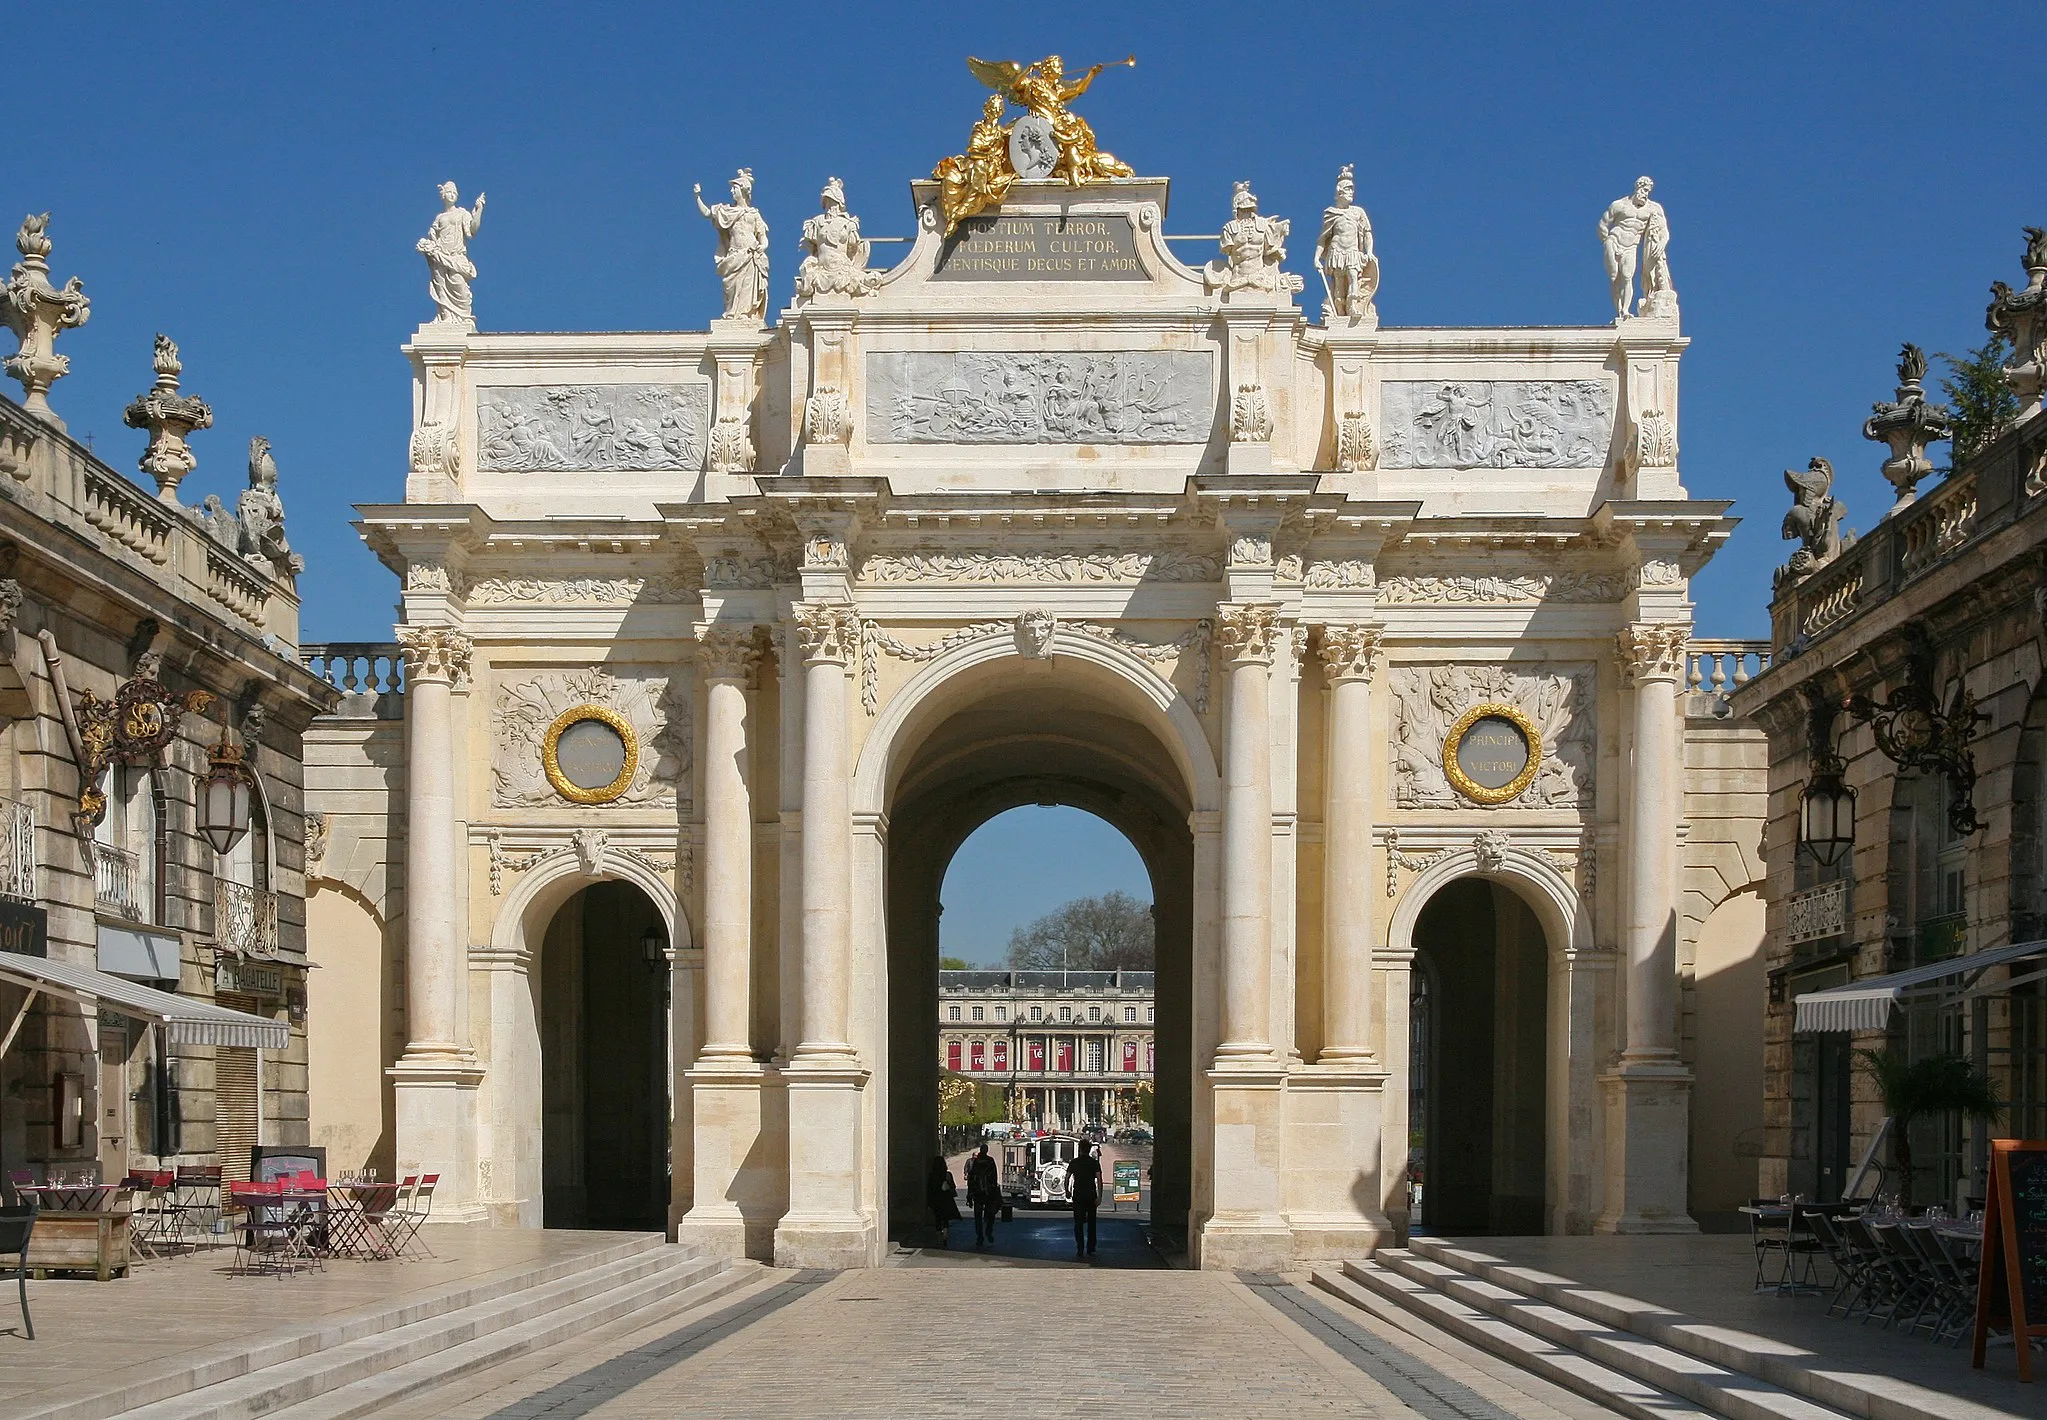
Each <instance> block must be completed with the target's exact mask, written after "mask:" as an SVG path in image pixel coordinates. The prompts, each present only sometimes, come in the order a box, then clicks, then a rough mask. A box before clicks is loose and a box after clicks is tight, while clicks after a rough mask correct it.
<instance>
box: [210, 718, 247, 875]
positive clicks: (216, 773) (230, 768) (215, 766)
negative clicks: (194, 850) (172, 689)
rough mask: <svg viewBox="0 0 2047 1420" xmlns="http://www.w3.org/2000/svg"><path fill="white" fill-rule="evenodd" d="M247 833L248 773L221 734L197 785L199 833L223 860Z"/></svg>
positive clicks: (238, 751) (238, 750)
mask: <svg viewBox="0 0 2047 1420" xmlns="http://www.w3.org/2000/svg"><path fill="white" fill-rule="evenodd" d="M248 831H249V770H248V766H247V765H245V764H243V763H242V751H241V747H240V746H238V745H234V744H230V743H229V742H228V737H227V735H226V734H225V733H223V734H222V735H221V737H220V743H218V744H216V745H215V746H214V747H213V750H212V753H211V754H209V755H208V756H207V764H206V775H205V777H204V778H202V779H201V780H200V781H199V832H200V834H201V836H203V837H204V838H205V839H206V841H207V842H208V843H210V844H212V845H213V851H214V852H215V853H217V854H219V855H220V856H221V857H223V858H225V857H226V856H227V855H228V854H229V853H230V852H231V851H233V849H234V846H235V845H236V844H237V843H239V842H241V841H242V835H243V834H245V833H247V832H248Z"/></svg>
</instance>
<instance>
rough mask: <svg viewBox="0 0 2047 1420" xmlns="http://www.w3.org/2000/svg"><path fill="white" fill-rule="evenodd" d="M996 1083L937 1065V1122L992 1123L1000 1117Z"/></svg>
mask: <svg viewBox="0 0 2047 1420" xmlns="http://www.w3.org/2000/svg"><path fill="white" fill-rule="evenodd" d="M1002 1098H1003V1090H1002V1086H1000V1085H990V1084H984V1083H982V1082H981V1081H978V1080H970V1079H968V1078H967V1077H966V1076H965V1075H958V1074H954V1073H953V1072H952V1071H950V1070H946V1069H943V1068H941V1069H940V1070H939V1072H938V1122H939V1123H940V1124H996V1123H1000V1122H1001V1120H1002V1118H1003V1104H1002Z"/></svg>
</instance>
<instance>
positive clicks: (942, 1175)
mask: <svg viewBox="0 0 2047 1420" xmlns="http://www.w3.org/2000/svg"><path fill="white" fill-rule="evenodd" d="M924 1201H925V1202H926V1203H927V1204H929V1205H930V1207H931V1224H932V1226H933V1227H935V1228H937V1229H938V1245H939V1246H940V1247H951V1246H952V1224H953V1220H954V1219H956V1218H958V1217H959V1215H960V1205H959V1186H958V1185H957V1184H955V1183H954V1182H953V1181H952V1170H951V1169H949V1168H947V1167H946V1165H945V1156H944V1155H943V1154H940V1155H939V1156H938V1157H937V1158H935V1159H933V1160H932V1161H931V1176H930V1177H929V1178H928V1179H926V1180H925V1183H924Z"/></svg>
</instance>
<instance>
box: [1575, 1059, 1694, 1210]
mask: <svg viewBox="0 0 2047 1420" xmlns="http://www.w3.org/2000/svg"><path fill="white" fill-rule="evenodd" d="M1599 1084H1600V1088H1601V1089H1602V1090H1604V1091H1605V1093H1606V1197H1605V1202H1604V1206H1603V1207H1602V1208H1601V1209H1600V1213H1599V1216H1598V1218H1596V1219H1594V1220H1593V1224H1592V1231H1593V1232H1595V1233H1696V1232H1697V1231H1698V1230H1699V1225H1698V1223H1697V1222H1696V1221H1695V1220H1694V1219H1693V1218H1692V1216H1691V1214H1690V1212H1689V1211H1687V1203H1688V1202H1689V1193H1690V1188H1691V1163H1690V1159H1691V1093H1692V1072H1691V1071H1690V1070H1687V1069H1686V1068H1685V1067H1684V1065H1683V1064H1682V1063H1681V1062H1679V1061H1678V1060H1677V1059H1676V1058H1675V1057H1674V1056H1670V1055H1667V1054H1659V1055H1656V1056H1646V1055H1644V1056H1638V1057H1637V1058H1635V1059H1633V1060H1630V1059H1628V1058H1627V1057H1626V1056H1625V1055H1624V1056H1623V1057H1622V1058H1621V1063H1620V1068H1619V1069H1618V1070H1616V1071H1615V1072H1614V1073H1613V1074H1611V1075H1602V1076H1600V1077H1599Z"/></svg>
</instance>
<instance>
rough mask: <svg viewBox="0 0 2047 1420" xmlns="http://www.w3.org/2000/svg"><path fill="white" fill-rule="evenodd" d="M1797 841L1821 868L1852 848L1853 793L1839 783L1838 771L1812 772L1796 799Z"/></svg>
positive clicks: (1839, 773)
mask: <svg viewBox="0 0 2047 1420" xmlns="http://www.w3.org/2000/svg"><path fill="white" fill-rule="evenodd" d="M1836 763H1837V764H1838V761H1836ZM1798 841H1799V844H1800V845H1801V846H1802V847H1803V848H1804V849H1805V851H1806V852H1808V853H1810V854H1812V858H1813V861H1814V862H1815V863H1818V864H1819V865H1820V866H1821V867H1822V868H1831V867H1833V866H1834V864H1836V863H1838V862H1840V861H1841V859H1842V857H1843V856H1844V855H1845V854H1846V853H1847V852H1848V850H1849V849H1851V848H1853V847H1854V846H1855V791H1854V790H1853V789H1851V788H1849V787H1848V786H1847V785H1846V784H1844V783H1842V782H1841V772H1840V770H1839V769H1838V768H1833V769H1830V770H1829V771H1827V772H1820V771H1818V770H1815V771H1814V773H1813V776H1812V778H1811V780H1810V781H1808V782H1807V784H1806V786H1805V792H1804V793H1802V794H1800V795H1799V796H1798Z"/></svg>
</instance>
